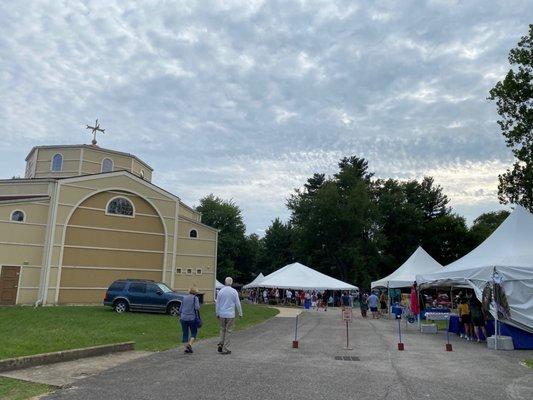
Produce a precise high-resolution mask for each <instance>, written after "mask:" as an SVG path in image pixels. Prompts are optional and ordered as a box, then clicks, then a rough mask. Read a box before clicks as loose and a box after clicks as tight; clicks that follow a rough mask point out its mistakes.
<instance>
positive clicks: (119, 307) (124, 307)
mask: <svg viewBox="0 0 533 400" xmlns="http://www.w3.org/2000/svg"><path fill="white" fill-rule="evenodd" d="M115 311H116V312H117V313H119V314H122V313H125V312H126V311H128V303H127V302H126V301H125V300H118V301H117V302H116V303H115Z"/></svg>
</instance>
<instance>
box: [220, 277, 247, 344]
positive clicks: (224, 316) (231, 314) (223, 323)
mask: <svg viewBox="0 0 533 400" xmlns="http://www.w3.org/2000/svg"><path fill="white" fill-rule="evenodd" d="M224 284H225V286H224V287H223V288H222V289H220V291H219V292H218V296H217V305H216V314H217V317H218V320H219V322H220V342H219V343H218V352H219V353H221V354H231V350H230V349H229V346H230V336H231V333H232V332H233V326H234V324H235V309H237V311H238V313H239V317H241V318H242V308H241V301H240V300H239V294H238V293H237V291H236V290H235V289H233V288H232V287H231V285H232V284H233V279H232V278H230V277H227V278H226V279H225V280H224Z"/></svg>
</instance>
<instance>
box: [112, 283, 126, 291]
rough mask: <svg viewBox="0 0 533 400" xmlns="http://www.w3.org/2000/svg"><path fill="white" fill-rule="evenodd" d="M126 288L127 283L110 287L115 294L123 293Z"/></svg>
mask: <svg viewBox="0 0 533 400" xmlns="http://www.w3.org/2000/svg"><path fill="white" fill-rule="evenodd" d="M125 287H126V282H113V284H112V285H111V286H109V290H112V291H114V292H121V291H123V290H124V288H125Z"/></svg>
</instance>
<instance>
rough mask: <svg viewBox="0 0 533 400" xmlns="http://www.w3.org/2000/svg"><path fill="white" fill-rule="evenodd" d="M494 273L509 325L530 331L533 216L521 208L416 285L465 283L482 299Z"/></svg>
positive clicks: (532, 328)
mask: <svg viewBox="0 0 533 400" xmlns="http://www.w3.org/2000/svg"><path fill="white" fill-rule="evenodd" d="M494 272H497V273H498V275H499V277H501V278H502V279H503V281H502V286H503V289H504V290H505V294H506V297H507V302H508V303H509V306H510V310H511V318H510V322H511V323H515V324H516V325H518V326H519V327H522V328H526V329H528V330H530V331H533V214H531V213H530V212H528V211H527V210H526V209H525V208H523V207H521V206H516V208H515V210H514V211H513V212H512V213H511V215H509V217H507V219H506V220H505V221H504V222H503V223H502V224H501V225H500V226H499V227H498V229H496V230H495V231H494V232H493V233H492V235H490V236H489V237H488V238H487V239H486V240H485V241H484V242H483V243H481V244H480V245H479V246H478V247H476V248H475V249H474V250H472V251H471V252H470V253H468V254H467V255H465V256H464V257H462V258H460V259H459V260H457V261H455V262H453V263H451V264H449V265H448V266H446V267H445V268H444V269H443V270H442V271H441V272H438V273H433V274H423V275H417V277H416V280H417V282H418V283H419V284H434V285H435V284H456V283H458V284H467V285H469V286H470V287H472V288H473V289H474V291H475V292H476V296H477V298H478V299H480V300H481V294H482V292H483V288H484V287H485V285H486V283H487V282H490V281H491V280H492V276H493V274H494Z"/></svg>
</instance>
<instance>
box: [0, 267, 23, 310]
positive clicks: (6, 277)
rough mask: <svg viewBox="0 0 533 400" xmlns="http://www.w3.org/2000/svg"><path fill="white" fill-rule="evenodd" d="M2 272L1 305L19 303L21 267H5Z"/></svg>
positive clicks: (0, 274) (0, 285) (0, 281)
mask: <svg viewBox="0 0 533 400" xmlns="http://www.w3.org/2000/svg"><path fill="white" fill-rule="evenodd" d="M1 268H2V270H1V272H0V305H1V306H8V305H13V304H15V303H16V302H17V290H18V284H19V275H20V267H9V266H6V265H3V266H2V267H1Z"/></svg>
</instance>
